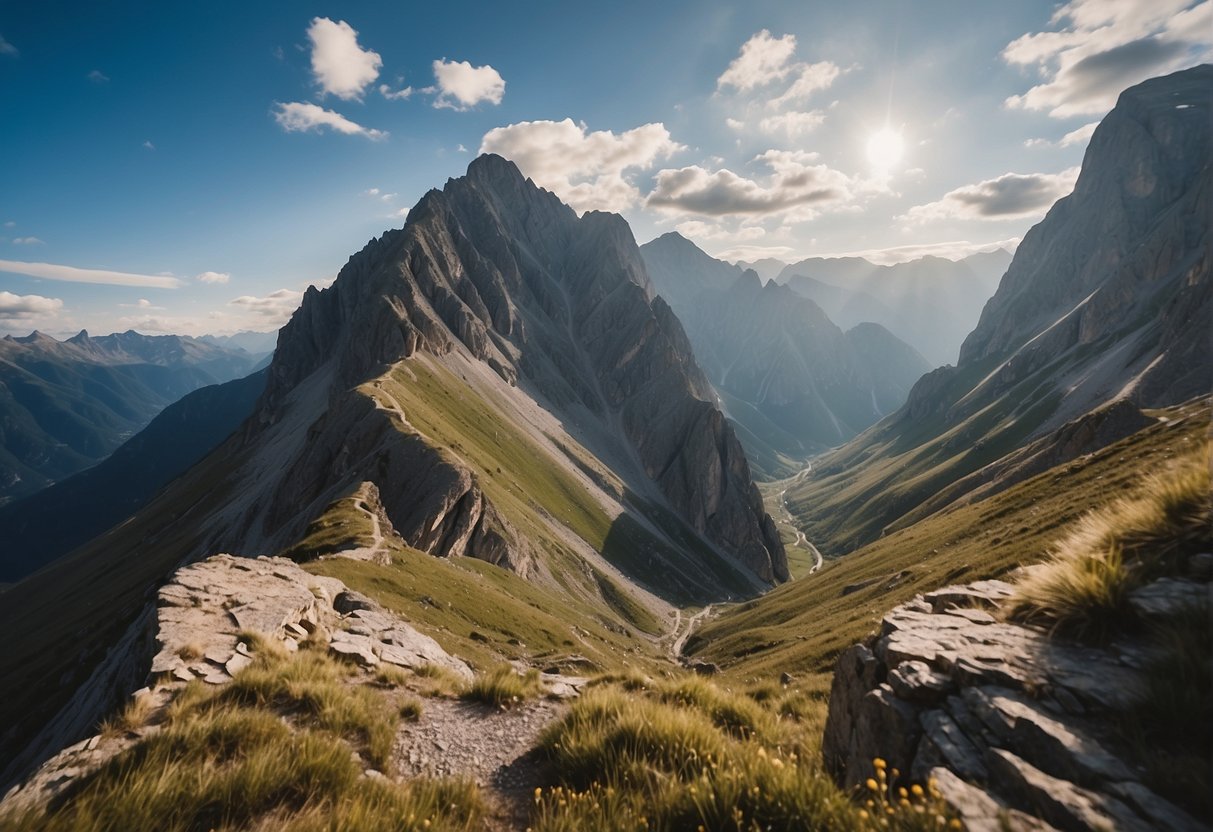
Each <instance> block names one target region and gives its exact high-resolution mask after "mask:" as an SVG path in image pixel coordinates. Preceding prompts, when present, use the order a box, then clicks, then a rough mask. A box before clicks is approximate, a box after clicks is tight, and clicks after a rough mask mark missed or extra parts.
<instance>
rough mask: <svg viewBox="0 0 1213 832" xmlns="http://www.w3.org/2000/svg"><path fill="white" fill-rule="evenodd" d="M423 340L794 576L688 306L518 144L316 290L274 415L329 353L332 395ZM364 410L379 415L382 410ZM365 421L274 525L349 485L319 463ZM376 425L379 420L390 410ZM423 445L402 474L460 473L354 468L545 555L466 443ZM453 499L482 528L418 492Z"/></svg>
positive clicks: (288, 330)
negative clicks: (465, 453) (708, 373)
mask: <svg viewBox="0 0 1213 832" xmlns="http://www.w3.org/2000/svg"><path fill="white" fill-rule="evenodd" d="M417 355H425V356H429V357H431V358H434V359H439V360H446V359H448V358H450V359H451V360H458V357H459V356H464V357H467V358H471V359H473V360H475V361H477V362H479V363H480V364H481V365H482V366H484V367H487V368H489V369H491V371H492V372H493V373H494V374H495V375H496V376H497V377H498V378H499V379H500V380H501V381H502V382H504V383H505V384H508V385H510V386H516V387H517V388H518V390H519V391H520V392H523V393H525V394H526V395H527V396H528V397H530V398H531V399H533V400H534V401H535V402H538V403H539V404H540V406H541V407H542V408H543V409H544V410H546V411H548V412H549V413H552V414H556V415H558V416H559V417H560V418H562V419H563V420H565V421H566V423H567V422H572V423H573V424H575V425H578V426H579V431H578V441H579V442H580V443H582V444H584V445H586V447H587V448H589V449H591V452H592V453H594V454H595V455H597V456H599V457H602V458H605V459H607V460H609V465H608V467H610V468H612V469H615V470H616V471H617V472H618V471H622V473H621V476H622V477H623V479H624V481H626V482H629V483H632V485H631V487H632V488H634V489H636V491H637V493H644V492H645V491H648V490H651V489H652V487H653V485H655V486H656V490H657V494H659V495H660V499H662V500H664V501H666V502H668V504H669V505H670V507H671V508H672V509H673V510H674V512H675V513H676V514H677V515H678V516H680V517H681V518H683V519H684V520H685V521H686V522H688V523H689V524H690V525H691V527H692V528H694V529H695V531H697V532H698V533H700V534H703V535H704V536H706V537H707V538H708V539H709V540H710V541H712V542H713V543H714V544H716V545H718V546H720V547H721V548H722V549H723V550H724V551H726V552H729V553H730V554H732V555H733V556H735V557H737V558H738V560H739V561H740V562H741V563H742V564H744V565H745V566H746V567H747V568H749V569H751V570H752V571H753V572H754V573H756V574H757V575H758V576H760V577H761V578H763V579H765V580H780V579H783V578H785V577H786V575H787V573H786V567H785V565H784V560H783V549H782V544H781V543H780V542H779V539H778V535H777V534H776V531H775V528H774V524H773V523H772V522H771V520H770V519H769V518H768V517H767V516H766V514H765V512H764V511H763V508H762V501H761V498H760V496H759V495H758V492H757V489H756V488H755V487H754V485H753V483H752V481H751V477H750V472H749V466H748V463H747V462H746V459H745V456H744V454H743V452H742V450H741V446H740V445H739V444H738V443H737V440H736V438H735V437H734V436H733V433H732V429H731V428H730V427H729V425H728V424H727V423H726V422H725V420H724V419H723V417H722V416H721V415H720V413H719V411H718V410H716V407H715V404H714V397H713V393H712V390H711V386H710V385H709V384H708V382H707V379H706V378H705V377H704V375H703V373H702V372H701V371H700V369H699V367H698V364H697V362H696V360H695V358H694V356H693V355H692V352H691V348H690V344H689V342H688V341H687V338H686V335H685V334H684V333H683V331H682V327H681V325H680V324H679V322H678V320H677V318H676V317H675V316H674V314H673V313H672V312H671V311H670V309H669V307H668V306H667V305H666V304H665V303H664V301H662V300H661V299H655V298H654V297H653V293H652V289H651V285H650V283H649V278H648V274H647V272H646V270H645V266H644V263H643V261H642V260H641V258H640V254H639V251H638V249H637V247H636V243H635V241H634V239H633V237H632V234H631V230H630V229H629V228H628V225H627V223H626V222H625V221H624V220H623V219H622V218H621V217H619V216H617V215H615V214H608V213H602V212H588V213H586V214H585V215H584V216H581V217H578V216H577V214H576V213H575V212H574V211H573V210H572V209H571V208H569V207H568V206H567V205H565V204H563V203H562V202H560V200H559V199H558V198H556V197H555V196H554V195H553V194H551V193H549V192H548V191H545V190H542V189H541V188H538V187H537V186H535V185H534V183H532V182H531V181H530V180H528V179H525V178H524V177H523V176H522V175H521V173H520V172H519V171H518V168H517V167H516V166H515V165H514V164H513V163H512V162H509V161H507V160H505V159H503V158H501V157H499V156H493V155H486V156H482V157H479V158H477V159H476V160H474V161H473V162H472V163H471V164H470V165H469V167H468V173H467V175H466V176H464V177H460V178H457V179H451V180H449V181H448V182H447V183H446V185H445V186H444V187H443V189H442V190H440V191H439V190H433V191H430V192H428V193H427V194H426V195H425V196H424V197H423V198H422V199H421V201H420V202H419V203H418V204H417V206H416V207H415V208H414V209H413V210H412V211H411V212H410V214H409V219H408V222H407V223H406V224H405V226H404V228H402V229H399V230H396V231H390V232H387V233H386V234H384V235H383V236H382V237H380V238H378V239H376V240H372V241H371V242H370V243H368V244H367V246H366V247H365V248H364V249H363V250H362V251H361V252H359V253H358V254H357V255H355V256H354V257H352V258H351V259H350V261H349V262H348V263H347V264H346V266H345V267H344V268H343V269H342V270H341V272H340V274H339V275H338V276H337V279H336V281H334V283H333V285H332V286H331V287H329V288H327V289H325V290H316V289H310V290H309V291H308V292H307V293H306V294H305V296H304V298H303V302H302V304H301V305H300V308H299V310H298V311H297V312H296V314H295V315H294V316H293V317H292V319H291V321H290V322H289V323H288V324H287V325H286V326H285V327H283V329H282V331H281V334H280V337H279V342H278V349H277V353H276V355H275V358H274V361H273V363H272V365H271V367H270V375H269V383H268V386H267V389H266V393H265V395H264V397H263V400H262V402H261V405H260V407H259V413H258V424H259V425H260V426H261V427H260V429H269V428H270V427H272V426H273V425H274V424H276V423H277V422H278V421H279V420H281V419H282V418H284V416H285V414H286V412H287V408H286V403H287V400H288V399H289V398H290V396H291V395H292V393H293V392H294V391H296V390H297V389H298V388H300V386H301V385H304V383H305V382H307V383H308V384H309V385H312V384H316V383H318V382H316V381H315V377H316V376H318V375H319V374H320V373H319V371H320V370H321V369H322V368H323V369H324V370H325V377H326V378H327V379H328V381H327V383H326V384H325V390H326V392H325V395H326V397H327V398H328V399H329V400H330V401H336V400H338V399H342V398H344V397H345V395H346V392H347V391H349V390H350V389H352V388H354V387H356V386H357V385H359V384H362V383H364V382H367V381H369V380H371V379H374V378H376V377H379V376H381V375H383V374H384V373H385V372H389V371H390V369H391V368H392V367H393V366H395V365H396V364H397V363H398V362H401V361H404V360H406V359H409V358H411V357H413V356H417ZM351 418H353V417H351ZM369 418H371V419H372V420H374V419H381V418H382V417H377V416H373V415H371V416H370V417H369ZM330 421H332V422H336V420H334V419H330ZM358 421H360V422H362V421H363V420H362V419H359V420H358ZM363 428H365V429H367V430H370V428H369V427H367V426H366V423H365V422H364V423H363ZM351 430H354V431H355V432H357V430H358V428H355V427H354V425H352V424H344V423H343V425H342V431H343V433H342V434H341V435H340V436H338V435H337V434H333V435H332V437H331V447H327V446H326V445H325V440H324V437H325V436H327V435H328V434H327V433H325V432H323V431H322V432H321V435H320V437H318V438H317V440H316V441H315V442H313V445H312V448H311V449H310V450H309V452H308V453H307V454H306V461H300V462H298V463H297V464H298V465H301V466H303V467H304V468H306V469H307V473H305V472H304V471H303V469H299V470H296V471H295V473H294V474H293V475H292V476H291V477H289V478H287V480H285V481H284V482H283V483H282V485H281V487H280V488H279V489H278V493H277V494H276V495H275V497H274V499H273V500H272V501H271V502H272V505H273V506H274V507H275V508H273V509H272V511H271V514H270V516H267V517H265V518H264V519H263V527H264V528H265V530H266V533H267V534H268V535H270V536H274V539H278V537H277V535H278V534H279V531H280V530H281V529H282V528H286V527H293V525H295V524H297V522H298V521H297V518H294V517H293V516H291V515H292V511H294V512H295V513H297V512H298V507H299V506H314V505H315V501H317V500H325V499H329V497H328V496H327V495H330V494H331V493H334V492H333V488H334V486H335V482H334V481H333V480H332V479H326V478H324V477H319V476H317V475H316V474H315V473H314V472H315V471H316V470H318V469H317V466H320V469H323V468H324V466H326V465H331V464H332V459H335V458H336V456H337V455H338V454H340V453H342V452H343V451H342V449H343V448H348V447H349V445H350V444H351V443H350V441H349V435H348V434H349V431H351ZM374 430H375V432H376V435H379V432H380V431H381V428H378V427H376V428H375V429H374ZM368 442H369V440H368ZM372 444H378V440H376V442H375V443H372ZM423 446H424V447H429V448H430V450H428V451H422V450H420V449H421V448H422V447H423ZM321 448H324V451H323V452H322V451H321V450H320V449H321ZM346 453H348V451H346ZM409 454H410V455H408V459H410V460H412V461H411V462H409V464H408V465H407V466H406V465H404V462H403V461H402V462H401V463H400V465H401V467H400V469H399V470H400V471H401V475H403V472H404V471H406V470H407V469H408V468H409V467H411V466H414V465H416V464H417V463H416V460H415V459H414V456H415V455H416V454H423V455H425V456H428V457H433V459H432V460H431V462H432V464H433V465H437V466H439V468H443V469H444V470H448V474H446V475H444V477H445V479H446V482H447V484H446V485H441V486H436V485H435V484H434V483H433V482H430V483H410V484H409V485H408V486H406V487H405V489H404V493H403V494H402V493H401V491H400V489H399V488H393V487H391V484H390V483H389V482H387V481H381V480H384V477H383V475H381V474H380V473H378V470H379V469H378V468H376V467H375V466H377V465H379V463H375V464H374V465H372V460H371V459H370V458H369V457H368V458H364V459H362V460H360V461H357V462H354V461H352V460H351V461H350V463H349V465H350V466H351V468H352V469H353V470H350V471H349V472H347V473H346V474H345V475H344V476H342V477H341V478H340V479H341V481H342V482H345V481H346V480H350V481H352V478H357V477H361V478H363V479H368V480H372V481H376V482H377V484H378V485H379V489H380V491H381V492H382V493H385V494H387V495H393V496H389V497H386V498H385V500H386V502H387V506H386V508H387V511H388V514H389V515H390V516H392V518H393V522H394V523H396V529H397V531H399V532H400V533H401V534H402V535H403V536H404V538H405V539H406V540H408V541H409V542H410V543H412V544H413V545H417V546H419V547H420V548H423V549H425V550H427V551H431V552H434V553H436V554H449V553H457V554H473V555H479V556H482V557H486V558H488V559H490V560H494V561H497V562H503V563H512V564H513V565H514V566H516V567H518V568H522V569H525V567H524V566H523V563H524V562H526V561H528V560H529V556H527V555H523V554H521V553H520V552H519V551H518V550H520V549H524V548H526V547H525V546H521V545H519V542H520V541H519V538H520V536H519V535H518V534H516V533H515V530H514V529H513V528H512V525H511V524H510V523H509V522H508V521H506V520H505V518H503V517H501V516H499V514H498V513H497V512H496V510H495V509H493V508H492V501H491V500H488V499H486V497H485V495H484V494H483V492H482V490H481V487H480V485H478V484H477V483H478V477H476V476H475V475H470V474H468V471H469V468H468V467H467V466H465V465H464V464H463V463H464V462H466V460H464V461H462V462H461V461H452V460H451V459H449V456H450V454H438V453H437V451H436V450H434V449H433V446H432V445H430V444H429V443H425V442H423V443H421V444H420V445H418V446H417V447H416V448H414V449H413V450H412V451H410V452H409ZM438 456H443V457H446V458H444V459H442V460H441V462H439V461H438V459H437V457H438ZM402 460H403V457H402ZM452 463H453V464H452ZM448 466H449V469H448ZM472 467H473V468H474V466H472ZM457 472H463V473H457ZM637 474H638V475H639V476H640V477H641V478H642V479H643V480H646V481H648V482H647V483H646V482H644V481H637V480H636V478H635V476H634V475H637ZM301 484H308V485H309V486H310V487H308V488H304V487H302V486H301ZM436 495H441V496H436ZM435 499H437V500H439V502H440V503H441V504H442V505H445V506H448V509H449V510H439V514H440V516H446V517H448V520H447V521H444V523H447V522H449V523H450V524H451V528H455V527H458V528H462V527H463V526H464V525H466V526H467V527H468V528H469V529H471V530H472V532H471V537H470V538H466V539H465V538H464V537H463V536H462V535H454V536H451V535H450V534H432V533H431V532H430V531H429V529H430V527H432V526H433V524H434V522H435V521H434V519H433V517H432V514H431V511H430V510H426V511H422V512H420V513H418V512H417V511H416V507H417V506H418V505H419V504H424V505H428V504H429V503H430V501H432V500H435ZM292 507H293V508H292ZM465 509H466V510H465ZM434 510H437V509H434ZM458 518H462V519H458ZM439 525H440V527H443V524H439ZM489 540H492V541H494V542H493V543H489V542H487V541H489Z"/></svg>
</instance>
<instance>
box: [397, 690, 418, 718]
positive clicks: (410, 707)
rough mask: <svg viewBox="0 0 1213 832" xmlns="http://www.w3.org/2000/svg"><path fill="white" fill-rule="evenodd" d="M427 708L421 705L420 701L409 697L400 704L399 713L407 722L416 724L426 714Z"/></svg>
mask: <svg viewBox="0 0 1213 832" xmlns="http://www.w3.org/2000/svg"><path fill="white" fill-rule="evenodd" d="M424 710H425V706H424V705H422V704H421V700H420V699H415V698H413V697H411V696H410V697H409V698H408V699H406V700H404V702H402V703H401V704H400V708H399V709H398V711H397V713H399V714H400V718H401V719H403V720H404V721H405V722H416V721H417V720H419V719H421V714H422V713H423V712H424Z"/></svg>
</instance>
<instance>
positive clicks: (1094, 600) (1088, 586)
mask: <svg viewBox="0 0 1213 832" xmlns="http://www.w3.org/2000/svg"><path fill="white" fill-rule="evenodd" d="M1209 453H1210V444H1209V443H1208V442H1204V443H1202V444H1201V445H1200V446H1199V447H1198V448H1197V449H1196V450H1195V451H1194V452H1192V453H1189V454H1187V455H1185V456H1184V457H1182V458H1181V459H1180V460H1178V461H1177V463H1176V465H1175V466H1174V467H1173V468H1172V470H1170V471H1168V472H1166V473H1163V474H1157V475H1153V476H1150V477H1148V478H1147V479H1146V480H1145V482H1144V483H1143V484H1142V486H1141V488H1140V489H1139V491H1138V493H1137V494H1136V495H1134V496H1131V497H1125V498H1121V499H1119V500H1116V501H1114V502H1112V503H1110V504H1109V505H1107V506H1105V507H1103V508H1100V509H1097V510H1095V511H1092V512H1089V513H1088V514H1086V515H1085V516H1083V517H1082V518H1081V519H1080V520H1079V521H1078V522H1077V523H1076V524H1075V525H1074V527H1073V529H1072V530H1071V532H1070V533H1069V534H1068V535H1066V536H1065V537H1064V538H1062V539H1061V540H1060V541H1059V542H1058V543H1057V544H1055V545H1054V546H1053V547H1052V548H1051V549H1050V551H1049V554H1048V558H1047V560H1046V561H1045V562H1044V563H1043V564H1042V565H1040V566H1039V567H1037V568H1035V569H1034V570H1033V571H1032V572H1031V573H1030V574H1029V575H1028V576H1026V577H1025V578H1024V579H1023V580H1022V581H1020V583H1019V584H1018V586H1017V591H1016V595H1015V597H1014V598H1012V599H1011V601H1010V603H1009V604H1008V606H1007V612H1008V615H1009V616H1010V617H1011V618H1012V619H1013V620H1016V621H1021V622H1025V623H1032V624H1040V625H1043V626H1046V627H1049V628H1050V629H1051V630H1052V631H1053V632H1055V633H1059V634H1064V635H1069V636H1073V637H1076V638H1082V639H1090V640H1103V639H1106V638H1107V637H1108V636H1109V635H1111V633H1112V632H1113V631H1114V630H1115V629H1117V627H1119V626H1121V625H1123V624H1124V623H1125V622H1127V621H1130V620H1131V619H1132V615H1131V612H1130V610H1129V607H1128V602H1127V598H1128V594H1129V593H1130V592H1131V591H1132V590H1134V589H1136V588H1138V587H1140V586H1142V585H1143V584H1146V583H1148V582H1150V581H1153V580H1156V579H1158V578H1160V577H1164V576H1169V575H1178V574H1181V573H1182V572H1183V570H1184V567H1185V565H1186V563H1187V559H1188V558H1189V557H1190V556H1192V555H1194V554H1196V553H1199V552H1207V551H1210V550H1211V549H1213V534H1211V526H1210V509H1211V503H1210V477H1209Z"/></svg>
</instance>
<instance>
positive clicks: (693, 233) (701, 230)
mask: <svg viewBox="0 0 1213 832" xmlns="http://www.w3.org/2000/svg"><path fill="white" fill-rule="evenodd" d="M674 228H675V229H676V230H677V231H678V233H679V234H681V235H682V236H684V237H687V238H688V239H694V240H723V241H728V242H734V243H740V242H746V241H749V240H761V239H762V238H764V237H766V236H767V230H766V229H765V228H763V227H762V226H761V225H742V226H740V227H738V228H737V229H736V230H729V229H728V228H726V227H725V226H723V225H721V224H719V223H712V222H704V221H702V220H684V221H683V222H680V223H678V224H677V225H676V226H674Z"/></svg>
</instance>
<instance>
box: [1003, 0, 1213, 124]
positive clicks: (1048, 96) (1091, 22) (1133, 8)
mask: <svg viewBox="0 0 1213 832" xmlns="http://www.w3.org/2000/svg"><path fill="white" fill-rule="evenodd" d="M1049 23H1050V25H1051V26H1052V27H1054V30H1053V31H1044V32H1030V33H1028V34H1025V35H1023V36H1021V37H1019V38H1017V39H1015V40H1014V41H1012V42H1011V43H1010V44H1008V45H1007V47H1006V48H1005V49H1004V50H1003V53H1002V56H1003V59H1004V60H1006V61H1007V62H1008V63H1011V64H1018V65H1021V66H1025V67H1034V68H1035V69H1036V70H1037V71H1038V72H1039V73H1040V75H1041V77H1042V78H1043V79H1044V80H1043V83H1040V84H1037V85H1036V86H1033V87H1032V88H1031V89H1029V90H1028V91H1027V92H1026V93H1024V94H1023V95H1013V96H1011V97H1010V98H1008V99H1007V100H1006V104H1007V106H1009V107H1014V108H1021V109H1027V110H1046V111H1048V113H1049V115H1051V116H1053V117H1055V118H1068V117H1070V116H1075V115H1087V114H1100V113H1105V112H1107V111H1108V110H1109V109H1111V108H1112V106H1113V105H1114V104H1115V103H1116V97H1117V96H1118V95H1119V94H1120V93H1121V92H1122V91H1123V90H1124V89H1125V88H1127V87H1130V86H1132V85H1133V84H1136V83H1138V82H1140V81H1144V80H1146V79H1147V78H1151V77H1153V76H1156V75H1162V74H1165V73H1167V72H1171V71H1174V70H1176V69H1180V68H1182V67H1185V66H1190V65H1193V64H1197V63H1201V62H1203V61H1206V60H1208V59H1209V58H1211V57H1213V38H1210V36H1209V33H1210V32H1213V2H1211V0H1200V2H1194V0H1151V1H1150V2H1148V3H1143V2H1140V0H1071V2H1069V3H1066V4H1065V5H1063V6H1061V7H1060V8H1058V9H1057V11H1056V12H1055V13H1054V14H1053V17H1052V18H1051V19H1050V21H1049Z"/></svg>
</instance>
